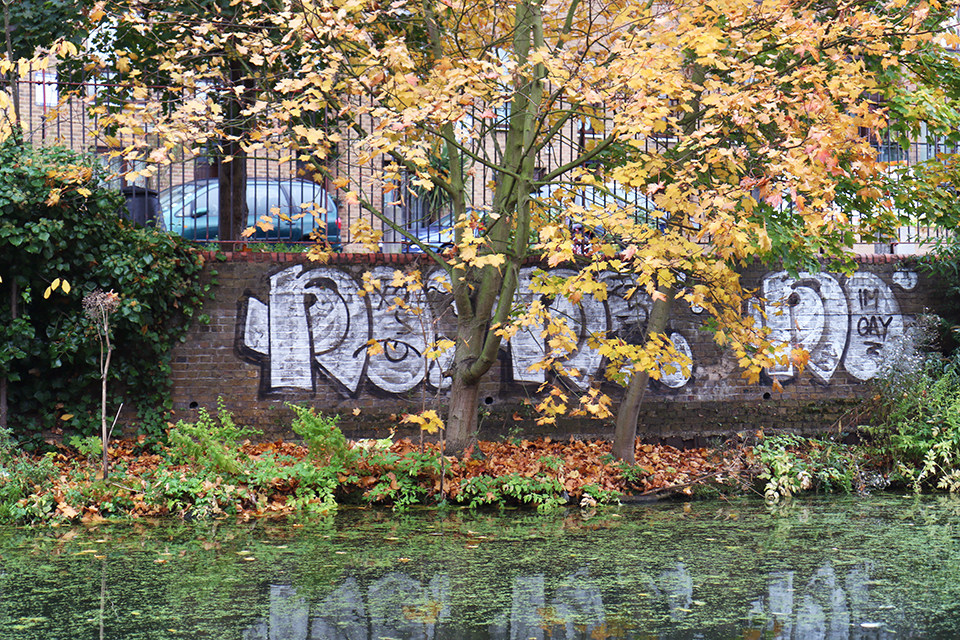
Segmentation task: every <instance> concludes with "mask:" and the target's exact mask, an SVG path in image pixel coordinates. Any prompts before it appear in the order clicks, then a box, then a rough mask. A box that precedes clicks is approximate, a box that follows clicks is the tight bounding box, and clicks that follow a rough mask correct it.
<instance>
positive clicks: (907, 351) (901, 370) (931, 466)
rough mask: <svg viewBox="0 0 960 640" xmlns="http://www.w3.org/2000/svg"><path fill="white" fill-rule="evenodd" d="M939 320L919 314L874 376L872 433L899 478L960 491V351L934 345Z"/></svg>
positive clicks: (877, 451)
mask: <svg viewBox="0 0 960 640" xmlns="http://www.w3.org/2000/svg"><path fill="white" fill-rule="evenodd" d="M938 324H939V319H938V318H935V317H924V318H921V319H920V323H919V326H918V329H917V331H916V332H915V333H914V335H913V336H912V338H913V340H912V341H910V340H906V341H904V344H903V345H902V346H901V349H900V352H899V353H898V355H897V357H895V358H891V359H890V364H889V366H886V367H884V368H883V370H882V371H881V373H880V375H878V376H877V377H876V378H875V379H874V386H875V388H876V390H877V404H878V408H877V410H876V412H875V421H874V423H873V425H871V426H869V427H867V428H866V429H865V431H866V432H867V433H868V434H869V435H870V436H871V438H872V440H873V443H872V449H873V452H874V453H875V454H876V455H878V456H879V457H881V458H882V459H884V460H886V463H887V465H888V466H889V468H890V469H891V470H892V472H893V479H894V480H901V481H904V482H906V483H908V484H910V485H911V486H912V487H913V488H914V490H916V491H920V490H922V489H923V487H925V486H935V487H937V488H940V489H947V490H949V491H954V492H955V491H958V490H960V352H954V354H953V355H952V356H950V357H944V356H943V355H941V354H940V353H937V352H935V351H932V350H931V345H930V337H931V336H933V335H935V334H936V326H937V325H938Z"/></svg>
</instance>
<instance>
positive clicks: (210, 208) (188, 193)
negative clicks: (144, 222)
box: [159, 178, 341, 249]
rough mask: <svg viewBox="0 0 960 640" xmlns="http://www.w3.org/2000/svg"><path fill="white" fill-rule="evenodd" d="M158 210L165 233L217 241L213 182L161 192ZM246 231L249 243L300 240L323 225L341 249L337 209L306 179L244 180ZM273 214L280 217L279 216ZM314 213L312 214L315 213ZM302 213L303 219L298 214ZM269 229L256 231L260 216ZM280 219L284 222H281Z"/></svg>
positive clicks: (217, 190) (216, 185)
mask: <svg viewBox="0 0 960 640" xmlns="http://www.w3.org/2000/svg"><path fill="white" fill-rule="evenodd" d="M159 200H160V211H161V215H162V216H163V220H164V224H165V225H166V227H167V230H168V231H171V232H173V233H176V234H179V235H181V236H183V237H184V238H187V239H188V240H200V241H203V240H217V239H218V236H219V224H220V223H219V220H220V185H219V183H218V181H217V179H216V178H211V179H208V180H195V181H193V182H186V183H184V184H180V185H176V186H174V187H170V188H168V189H164V190H163V191H161V192H160V196H159ZM247 209H248V210H249V215H248V217H247V223H246V226H247V227H254V228H255V232H254V234H253V235H252V236H251V240H258V241H281V242H299V241H307V240H310V239H311V238H310V237H309V235H310V233H311V232H313V231H315V230H316V231H318V232H320V233H322V231H321V229H323V228H324V227H326V237H327V242H329V243H330V246H331V247H333V248H334V249H339V248H340V246H341V241H340V217H339V215H338V213H337V205H336V203H335V202H334V201H333V198H331V197H330V194H329V193H327V191H326V189H324V188H323V186H321V185H319V184H316V183H314V182H308V181H306V180H271V179H266V178H248V179H247ZM277 211H279V213H282V214H283V217H281V216H279V215H277V213H276V212H277ZM313 212H315V213H313ZM304 213H306V215H302V214H304ZM264 216H267V217H269V218H270V219H271V222H272V224H273V229H270V230H269V231H264V230H263V229H261V228H259V227H256V223H257V221H258V220H260V219H261V218H262V217H264ZM284 217H286V218H287V219H286V220H285V219H284Z"/></svg>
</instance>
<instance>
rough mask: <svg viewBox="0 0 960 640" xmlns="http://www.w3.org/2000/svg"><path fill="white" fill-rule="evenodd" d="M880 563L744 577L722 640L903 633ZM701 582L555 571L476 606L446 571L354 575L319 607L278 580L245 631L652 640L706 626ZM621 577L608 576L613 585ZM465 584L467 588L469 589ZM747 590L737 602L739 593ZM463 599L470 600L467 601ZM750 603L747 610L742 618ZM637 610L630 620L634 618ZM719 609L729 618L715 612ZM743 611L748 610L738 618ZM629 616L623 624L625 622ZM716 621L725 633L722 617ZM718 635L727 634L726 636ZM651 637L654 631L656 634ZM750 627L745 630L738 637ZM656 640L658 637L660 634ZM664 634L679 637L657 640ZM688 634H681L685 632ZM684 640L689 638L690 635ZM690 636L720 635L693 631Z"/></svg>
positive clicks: (268, 637)
mask: <svg viewBox="0 0 960 640" xmlns="http://www.w3.org/2000/svg"><path fill="white" fill-rule="evenodd" d="M871 570H872V568H871V567H870V565H869V564H868V563H859V564H854V565H852V566H850V565H844V566H842V567H840V568H837V567H834V565H833V563H831V562H829V561H828V562H825V563H823V564H822V565H820V566H819V567H815V568H814V569H813V570H812V575H809V574H807V573H801V572H798V571H796V570H793V569H790V570H782V571H770V572H767V573H766V574H765V575H764V574H761V576H760V577H759V580H758V581H759V582H761V583H766V591H765V592H762V593H739V588H738V586H739V585H737V584H736V581H734V584H732V585H726V586H727V588H728V590H729V591H730V592H731V593H730V594H729V598H728V599H727V601H726V602H724V605H723V606H724V607H726V608H727V610H725V611H724V614H725V615H726V616H728V617H729V620H728V622H727V626H726V627H725V629H726V631H727V632H728V633H724V634H723V635H722V636H720V635H717V636H716V637H748V638H749V637H757V638H759V637H771V638H781V639H783V640H813V639H820V638H836V639H838V640H839V639H849V640H853V639H855V638H874V639H877V640H880V639H882V640H886V639H887V638H892V637H895V636H894V635H893V634H891V633H890V632H888V631H884V630H881V629H880V627H881V626H882V625H881V624H879V623H877V622H876V621H875V620H876V618H875V617H874V616H876V615H877V608H878V606H879V608H880V610H881V611H883V610H884V609H885V608H886V606H889V608H891V609H893V608H894V607H893V606H892V605H886V606H884V605H878V604H877V602H874V601H873V600H875V597H871V596H872V594H871V593H870V585H871V583H872V582H873V580H872V577H871ZM699 578H700V579H699V580H696V581H695V580H694V576H693V574H691V572H690V570H689V569H688V568H687V567H686V566H685V565H684V563H683V562H677V563H675V564H673V565H670V566H667V567H665V568H663V570H662V571H660V572H659V573H658V574H652V575H651V576H650V579H649V582H648V583H647V585H646V588H645V589H644V590H643V591H642V592H640V593H629V594H625V593H620V592H617V590H616V589H613V590H612V591H613V593H611V589H609V588H608V589H606V593H605V592H604V590H603V589H601V585H602V584H604V581H603V580H601V579H598V578H596V577H592V576H591V575H590V571H589V569H587V568H586V567H584V568H581V569H580V570H579V571H576V572H575V573H573V574H571V575H569V576H567V577H565V578H562V579H561V580H560V581H559V584H556V585H555V586H548V580H547V579H546V578H545V576H544V575H543V574H537V575H518V576H514V577H513V578H512V579H511V580H510V582H511V584H512V589H509V591H508V592H507V593H504V594H503V596H504V597H503V598H499V600H501V601H503V600H506V601H505V602H500V603H498V602H484V603H481V604H478V606H476V607H475V608H474V609H472V610H465V609H464V608H463V607H462V606H461V607H459V608H458V607H457V606H456V605H455V604H454V603H455V602H460V603H462V602H463V595H464V594H457V593H455V592H454V589H455V588H456V586H457V585H453V586H452V583H454V582H455V578H454V579H452V578H451V576H450V575H448V574H445V573H437V574H435V575H433V576H432V577H430V578H429V579H426V580H424V579H423V578H420V579H418V578H416V577H413V576H410V575H408V574H406V573H402V572H392V573H388V574H387V575H385V576H383V577H381V578H378V579H376V580H373V581H372V582H370V583H369V584H368V585H367V586H366V587H364V585H363V584H362V583H361V582H360V581H358V580H357V579H356V578H354V577H350V578H347V579H346V580H344V581H343V582H342V583H340V584H339V585H338V586H335V587H334V588H333V590H332V591H331V592H330V593H329V595H326V596H325V597H322V598H320V599H318V600H316V601H315V602H310V601H307V600H306V599H304V598H303V597H301V596H300V595H298V593H297V591H296V589H295V588H294V587H292V586H290V585H269V587H268V588H269V598H270V614H269V617H268V618H265V619H262V620H260V621H258V622H257V623H256V624H254V625H253V626H251V627H249V628H248V629H246V630H245V632H244V634H243V639H244V640H337V639H341V638H342V639H343V640H366V639H371V640H372V639H374V638H398V639H399V638H404V639H421V640H431V639H435V638H460V637H471V638H484V639H486V640H528V639H531V640H546V639H548V638H554V639H567V640H579V639H584V640H586V639H588V638H624V637H630V638H633V637H648V635H647V633H649V632H651V631H652V629H665V628H676V629H683V628H684V627H685V626H686V625H691V626H692V629H697V625H698V624H703V623H702V620H703V616H702V615H701V614H702V613H703V612H704V611H709V609H708V606H709V605H708V601H712V599H713V598H714V597H715V595H716V594H715V593H714V591H713V588H714V587H705V586H704V584H705V583H707V584H708V583H709V582H710V580H709V579H704V577H703V576H700V577H699ZM609 583H610V579H609V577H607V578H606V584H608V585H609ZM459 587H460V588H461V589H463V588H465V585H462V584H461V585H459ZM734 594H735V595H734ZM457 596H460V597H459V598H458V597H457ZM738 601H744V602H743V604H742V606H743V609H742V610H741V611H739V612H737V611H736V606H737V603H738ZM624 611H629V616H628V617H627V619H626V620H624V619H623V612H624ZM715 613H719V612H715ZM738 613H739V615H737V614H738ZM617 618H620V619H619V620H618V619H617ZM707 619H708V620H711V621H712V623H713V625H715V626H716V627H719V628H724V625H723V624H721V620H722V619H723V618H722V617H721V616H720V615H716V617H715V619H712V618H711V617H710V616H709V615H708V616H707ZM715 630H716V629H715ZM645 632H647V633H645ZM738 632H739V633H738ZM654 635H657V634H653V633H650V635H649V637H654ZM657 637H669V634H667V635H665V636H661V635H657ZM678 637H679V636H678ZM683 637H688V636H686V635H684V636H683ZM689 637H710V636H709V633H708V634H707V635H703V634H700V633H695V632H693V631H690V636H689Z"/></svg>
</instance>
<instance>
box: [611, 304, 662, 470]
mask: <svg viewBox="0 0 960 640" xmlns="http://www.w3.org/2000/svg"><path fill="white" fill-rule="evenodd" d="M657 293H658V294H660V295H657V296H655V298H654V301H653V307H652V308H651V309H650V318H649V319H648V320H647V331H646V338H645V339H646V340H647V341H649V340H650V336H653V335H657V334H662V333H663V332H664V330H665V329H666V328H667V320H669V319H670V310H671V308H672V307H673V299H674V296H675V295H676V292H675V291H674V290H673V288H672V287H661V288H659V289H658V290H657ZM649 381H650V372H649V371H641V372H639V373H635V374H633V375H632V376H631V377H630V382H629V383H628V384H627V390H626V392H625V393H624V396H623V401H622V402H621V403H620V409H619V410H618V411H617V424H616V429H615V431H614V436H613V450H612V451H611V453H612V454H613V456H614V457H615V458H617V459H619V460H623V461H624V462H626V463H628V464H633V463H634V462H636V453H635V452H636V441H637V422H638V420H639V418H640V405H641V404H642V403H643V396H644V394H645V393H646V390H647V383H648V382H649Z"/></svg>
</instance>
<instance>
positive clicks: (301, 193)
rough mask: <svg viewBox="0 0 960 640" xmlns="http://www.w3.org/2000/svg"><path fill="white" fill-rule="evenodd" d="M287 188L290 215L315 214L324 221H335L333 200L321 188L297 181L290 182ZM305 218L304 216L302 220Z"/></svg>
mask: <svg viewBox="0 0 960 640" xmlns="http://www.w3.org/2000/svg"><path fill="white" fill-rule="evenodd" d="M288 187H289V189H290V209H291V215H293V216H296V215H297V214H299V213H307V214H309V215H311V216H312V215H314V214H316V215H317V216H318V217H321V218H322V219H325V220H332V219H336V217H337V208H336V205H334V204H333V200H332V199H331V198H330V196H329V195H328V194H327V191H326V190H325V189H324V188H323V187H322V186H320V185H319V184H313V183H311V182H303V181H297V182H291V183H290V184H289V185H288ZM302 205H307V206H302ZM306 217H307V216H304V218H306Z"/></svg>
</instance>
